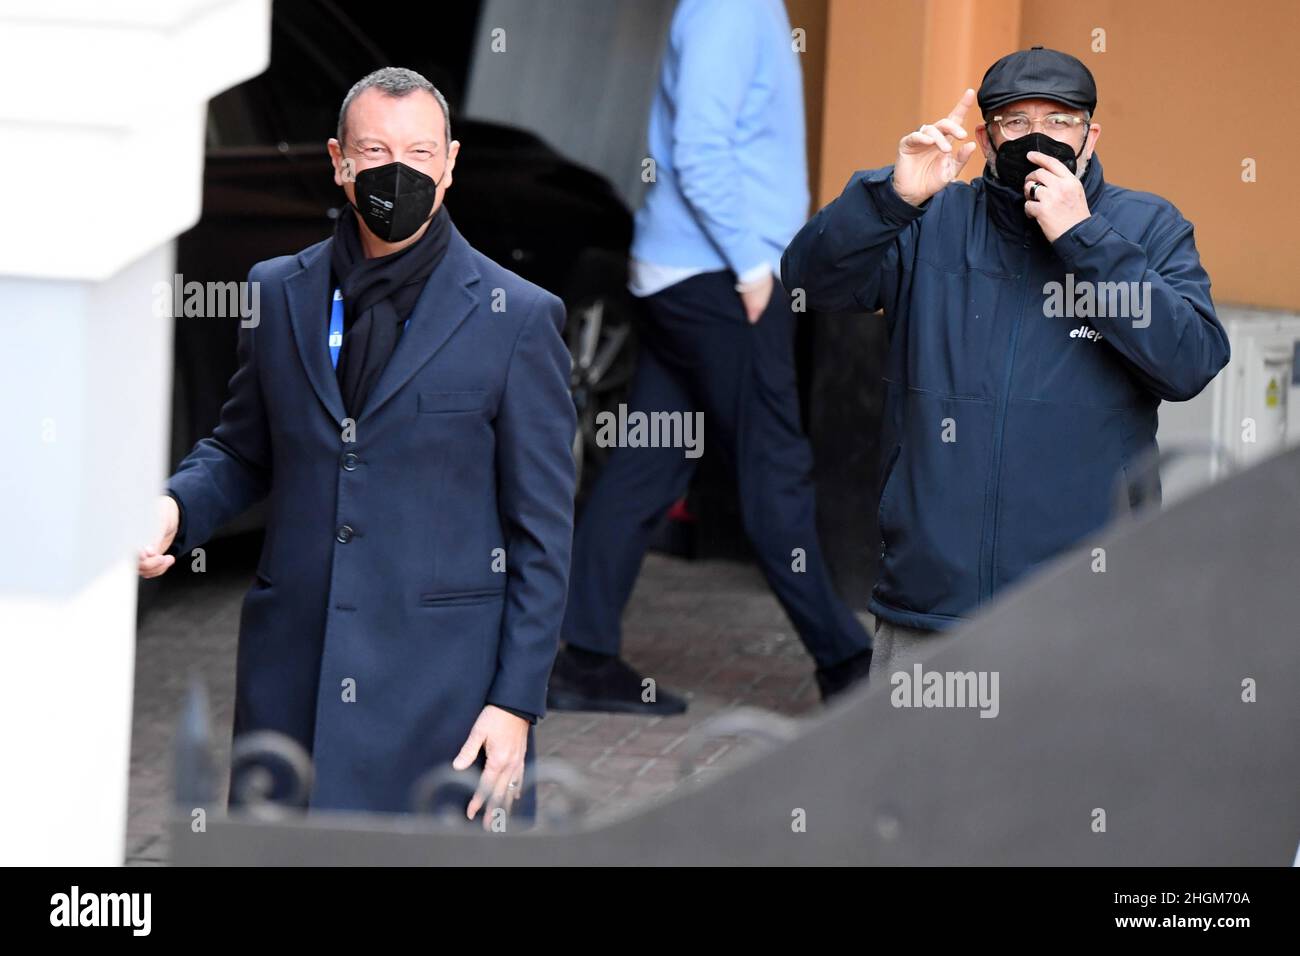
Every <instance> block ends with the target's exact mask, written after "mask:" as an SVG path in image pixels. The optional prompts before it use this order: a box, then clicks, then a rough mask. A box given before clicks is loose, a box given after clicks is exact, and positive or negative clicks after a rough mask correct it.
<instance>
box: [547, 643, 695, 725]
mask: <svg viewBox="0 0 1300 956" xmlns="http://www.w3.org/2000/svg"><path fill="white" fill-rule="evenodd" d="M641 681H642V677H641V675H640V674H638V673H637V672H636V671H634V670H633V669H632V668H631V667H629V666H628V665H627V664H626V663H625V662H624V661H623V660H622V659H621V658H619V657H615V656H612V655H609V654H596V653H594V652H592V651H587V650H583V649H582V648H571V647H567V646H566V647H564V648H562V649H561V650H560V653H559V654H558V655H556V658H555V669H554V670H552V671H551V683H550V685H549V687H548V688H547V692H546V706H547V708H548V709H550V710H594V711H601V712H604V713H609V714H646V715H649V716H654V717H667V716H670V715H672V714H682V713H685V712H686V706H687V704H686V699H685V698H684V697H679V696H678V695H677V694H673V693H669V692H668V691H666V690H664V689H663V688H661V687H658V686H656V687H655V699H654V700H652V701H650V702H648V703H647V702H646V701H644V700H642V699H641V695H642V693H643V687H642V684H641Z"/></svg>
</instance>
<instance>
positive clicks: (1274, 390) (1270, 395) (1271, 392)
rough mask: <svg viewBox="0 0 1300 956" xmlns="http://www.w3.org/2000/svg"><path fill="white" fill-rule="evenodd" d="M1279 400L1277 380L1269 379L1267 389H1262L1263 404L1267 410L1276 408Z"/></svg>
mask: <svg viewBox="0 0 1300 956" xmlns="http://www.w3.org/2000/svg"><path fill="white" fill-rule="evenodd" d="M1279 398H1280V396H1279V393H1278V387H1277V379H1275V378H1270V379H1269V380H1268V388H1266V389H1264V404H1265V405H1267V406H1268V407H1269V408H1277V404H1278V401H1279Z"/></svg>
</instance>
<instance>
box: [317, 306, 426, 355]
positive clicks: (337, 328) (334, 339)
mask: <svg viewBox="0 0 1300 956" xmlns="http://www.w3.org/2000/svg"><path fill="white" fill-rule="evenodd" d="M410 326H411V320H410V319H407V320H406V321H405V322H404V323H403V324H402V329H403V330H406V329H408V328H410ZM329 341H330V364H331V365H333V366H334V367H335V368H338V367H339V350H340V349H341V348H343V290H342V289H335V290H334V302H333V304H332V305H331V307H330V339H329Z"/></svg>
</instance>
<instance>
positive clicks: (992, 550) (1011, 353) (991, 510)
mask: <svg viewBox="0 0 1300 956" xmlns="http://www.w3.org/2000/svg"><path fill="white" fill-rule="evenodd" d="M1024 255H1025V276H1024V278H1023V279H1022V280H1021V283H1020V301H1019V302H1017V303H1016V319H1015V325H1014V326H1013V327H1012V329H1011V346H1010V348H1009V349H1008V350H1007V371H1006V376H1005V378H1004V379H1003V382H1002V394H1001V395H1000V396H999V399H998V414H997V419H996V421H995V422H994V432H995V437H994V439H993V478H992V482H991V488H992V498H993V500H992V501H991V502H990V503H989V505H988V510H987V511H986V512H985V513H986V515H987V516H988V533H989V546H988V551H987V554H988V558H987V565H986V573H985V574H983V575H981V578H982V580H981V582H980V603H981V604H984V603H986V602H987V601H988V600H989V599H990V598H992V596H993V575H994V569H995V568H996V567H997V552H998V510H999V509H998V501H999V500H1000V498H1001V497H1002V445H1003V440H1004V438H1005V437H1006V429H1007V405H1008V404H1009V403H1010V401H1011V377H1012V373H1013V372H1014V371H1015V367H1016V348H1017V347H1018V346H1019V344H1020V326H1021V323H1022V322H1024V318H1025V293H1026V292H1027V291H1028V289H1029V274H1030V272H1031V271H1032V265H1033V255H1032V253H1031V252H1030V249H1029V242H1028V241H1026V242H1025V244H1024Z"/></svg>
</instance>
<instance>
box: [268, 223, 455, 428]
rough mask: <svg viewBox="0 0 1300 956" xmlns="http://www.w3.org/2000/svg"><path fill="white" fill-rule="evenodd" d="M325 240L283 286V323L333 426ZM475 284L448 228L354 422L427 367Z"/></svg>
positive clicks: (337, 414) (336, 406) (335, 393)
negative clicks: (442, 249) (442, 248)
mask: <svg viewBox="0 0 1300 956" xmlns="http://www.w3.org/2000/svg"><path fill="white" fill-rule="evenodd" d="M332 242H333V240H332V239H331V240H327V241H325V242H323V243H321V244H320V245H318V246H316V247H314V248H312V249H309V250H307V251H306V252H304V253H302V254H301V255H300V256H299V257H298V261H299V263H300V264H301V265H302V268H301V269H300V270H298V271H297V272H295V273H293V274H292V275H291V276H289V278H288V279H286V280H285V283H284V285H285V295H286V297H287V299H288V302H289V321H290V324H291V325H292V327H293V336H294V340H295V342H296V343H297V346H298V357H299V359H300V360H301V361H302V364H303V368H304V369H306V371H307V378H308V380H310V382H311V385H312V388H313V389H314V390H315V392H316V396H317V397H318V398H319V399H320V401H321V404H322V405H324V406H325V409H326V410H327V411H328V412H329V413H330V416H331V417H332V418H333V419H334V421H335V422H338V423H339V424H340V425H341V424H342V422H343V420H344V418H345V417H346V416H345V414H344V410H343V394H342V392H340V391H339V384H338V376H337V375H336V374H335V371H334V366H333V364H332V363H331V362H330V355H329V342H328V341H327V338H326V332H327V331H328V328H329V319H328V309H329V296H330V292H331V289H330V287H329V282H330V244H331V243H332ZM478 280H479V273H478V269H477V268H475V266H474V260H473V257H472V256H471V254H470V247H469V243H467V242H466V241H465V238H464V237H463V236H462V235H461V234H460V232H459V231H458V230H457V229H456V227H455V226H454V225H453V226H452V227H451V238H450V240H448V243H447V252H446V254H445V255H444V256H443V259H442V262H440V263H438V266H437V268H435V269H434V270H433V273H432V275H430V276H429V279H428V281H427V282H425V284H424V290H423V291H422V292H421V293H420V297H419V298H418V299H417V300H416V302H415V308H414V309H412V311H411V324H410V325H409V326H407V328H406V331H405V332H403V333H402V335H401V337H400V338H399V339H398V340H397V348H396V349H394V350H393V355H392V358H390V359H389V360H388V364H387V365H386V366H385V367H384V370H383V372H382V373H380V376H379V381H377V382H376V383H375V387H374V388H373V389H371V391H370V394H369V395H368V396H367V397H366V401H365V404H364V405H363V406H362V409H361V413H360V414H359V415H358V416H357V421H358V422H359V421H361V419H363V418H365V417H366V416H368V415H373V414H374V413H375V412H376V411H377V410H378V409H379V407H380V406H381V405H383V404H384V403H385V402H386V401H388V400H389V399H390V398H392V397H393V395H395V394H396V393H397V391H398V390H399V389H400V388H401V387H402V386H403V385H405V384H406V382H407V381H409V380H410V378H411V377H412V376H413V375H414V374H415V373H416V372H418V371H419V370H420V368H421V367H422V366H423V365H424V364H425V363H426V362H428V361H429V359H431V358H432V357H433V355H434V353H435V352H437V351H438V349H440V348H442V346H443V345H444V344H445V343H446V341H447V340H448V339H449V338H451V336H452V333H454V332H455V331H456V330H457V329H458V328H460V326H461V323H463V322H464V321H465V319H466V318H468V317H469V314H470V312H471V311H473V308H474V306H475V304H476V303H477V299H476V298H475V296H474V293H473V292H472V291H470V287H471V286H472V285H474V284H475V283H476V282H478Z"/></svg>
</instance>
